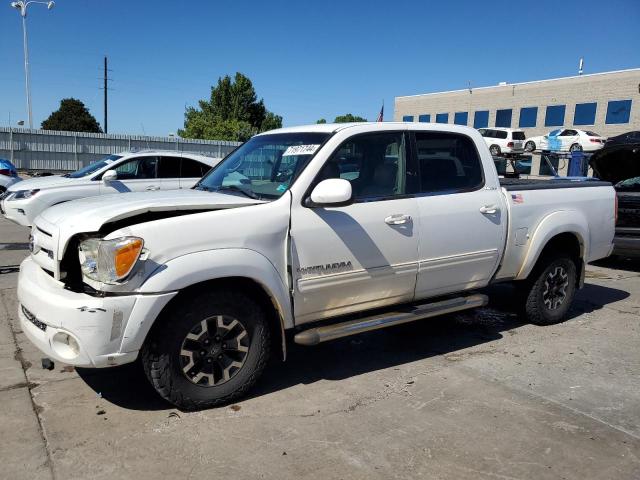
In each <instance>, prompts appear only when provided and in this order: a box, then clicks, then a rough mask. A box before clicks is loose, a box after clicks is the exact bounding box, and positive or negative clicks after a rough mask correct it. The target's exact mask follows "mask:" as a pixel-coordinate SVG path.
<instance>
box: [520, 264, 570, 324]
mask: <svg viewBox="0 0 640 480" xmlns="http://www.w3.org/2000/svg"><path fill="white" fill-rule="evenodd" d="M576 272H577V268H576V262H575V260H574V259H573V258H571V257H570V256H568V255H566V254H552V255H547V256H545V257H543V258H542V259H541V260H540V261H539V264H538V265H537V266H536V268H535V269H534V270H533V272H532V273H531V275H530V278H529V279H528V280H526V283H525V285H524V287H525V288H524V291H523V294H524V295H523V297H524V298H523V300H524V313H525V316H526V317H527V320H528V321H529V322H531V323H533V324H535V325H552V324H554V323H558V322H561V321H562V320H564V318H565V316H566V314H567V312H568V311H569V307H571V303H572V302H573V298H574V296H575V293H576V278H577V277H576V275H577V273H576Z"/></svg>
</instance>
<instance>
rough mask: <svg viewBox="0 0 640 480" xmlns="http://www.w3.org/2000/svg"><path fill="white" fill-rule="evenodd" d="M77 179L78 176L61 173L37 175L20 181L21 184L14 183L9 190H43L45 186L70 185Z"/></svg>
mask: <svg viewBox="0 0 640 480" xmlns="http://www.w3.org/2000/svg"><path fill="white" fill-rule="evenodd" d="M77 181H78V179H77V178H67V177H63V176H61V175H50V176H47V177H35V178H28V179H26V180H22V181H21V182H20V185H17V184H16V185H12V186H11V188H10V189H9V190H11V191H15V190H34V189H36V188H39V189H40V190H42V189H43V188H51V187H59V186H61V185H68V184H70V183H74V182H77Z"/></svg>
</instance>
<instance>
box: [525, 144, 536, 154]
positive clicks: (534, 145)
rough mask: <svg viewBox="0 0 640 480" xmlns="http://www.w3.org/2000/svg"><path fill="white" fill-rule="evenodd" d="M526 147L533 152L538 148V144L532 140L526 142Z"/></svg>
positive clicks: (526, 149)
mask: <svg viewBox="0 0 640 480" xmlns="http://www.w3.org/2000/svg"><path fill="white" fill-rule="evenodd" d="M524 149H525V151H527V152H533V151H535V149H536V144H535V143H533V142H531V141H529V142H527V143H525V144H524Z"/></svg>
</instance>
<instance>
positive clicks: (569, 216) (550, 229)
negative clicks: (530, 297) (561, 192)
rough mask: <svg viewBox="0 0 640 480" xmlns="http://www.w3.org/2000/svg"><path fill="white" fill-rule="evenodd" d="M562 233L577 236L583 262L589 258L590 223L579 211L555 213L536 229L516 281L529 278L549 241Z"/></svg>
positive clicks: (543, 220)
mask: <svg viewBox="0 0 640 480" xmlns="http://www.w3.org/2000/svg"><path fill="white" fill-rule="evenodd" d="M561 233H571V234H573V235H575V236H576V238H577V239H578V242H579V243H580V258H582V259H583V260H584V259H585V258H588V252H589V223H588V222H587V219H586V218H585V216H584V215H583V214H582V213H581V212H579V211H577V210H561V211H559V212H553V213H551V214H550V215H547V216H546V217H545V218H543V219H542V221H541V222H540V223H539V224H538V226H537V227H536V229H535V232H534V233H533V237H532V239H531V244H530V245H529V250H528V251H527V255H526V256H525V259H524V262H523V263H522V267H521V268H520V271H519V272H518V275H516V280H524V279H525V278H527V277H528V276H529V274H530V273H531V271H532V270H533V267H535V265H536V263H537V261H538V259H539V258H540V254H541V253H542V250H543V249H544V248H545V247H546V246H547V244H548V243H549V240H551V239H552V238H553V237H555V236H556V235H560V234H561Z"/></svg>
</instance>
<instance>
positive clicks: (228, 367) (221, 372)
mask: <svg viewBox="0 0 640 480" xmlns="http://www.w3.org/2000/svg"><path fill="white" fill-rule="evenodd" d="M248 352H249V334H248V332H247V329H246V328H245V327H244V325H243V324H242V322H240V320H238V319H236V318H233V317H230V316H228V315H216V316H214V317H209V318H206V319H204V320H202V321H201V322H200V323H197V324H196V325H194V327H193V328H192V329H191V331H190V332H189V333H188V334H187V336H186V337H185V338H184V340H183V341H182V346H181V348H180V364H181V365H180V366H181V368H182V373H183V374H184V376H185V377H186V378H187V379H188V380H189V381H190V382H192V383H195V384H196V385H200V386H203V387H213V386H218V385H221V384H223V383H225V382H227V381H229V380H230V379H232V378H233V377H234V376H235V375H236V374H237V373H238V372H239V371H240V369H241V368H242V366H243V365H244V363H245V361H246V359H247V354H248Z"/></svg>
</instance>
